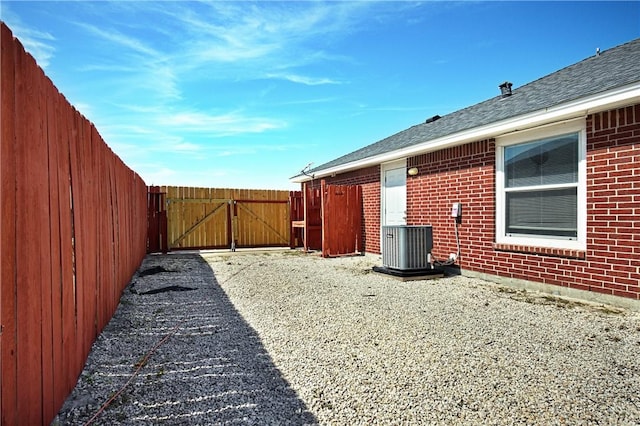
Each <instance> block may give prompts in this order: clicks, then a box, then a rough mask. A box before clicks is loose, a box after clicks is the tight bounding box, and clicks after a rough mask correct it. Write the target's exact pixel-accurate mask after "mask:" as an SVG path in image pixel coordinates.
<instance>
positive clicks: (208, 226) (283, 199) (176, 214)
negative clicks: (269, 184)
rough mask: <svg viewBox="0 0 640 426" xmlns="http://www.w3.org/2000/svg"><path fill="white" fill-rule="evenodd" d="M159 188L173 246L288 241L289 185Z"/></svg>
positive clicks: (286, 243)
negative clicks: (286, 188)
mask: <svg viewBox="0 0 640 426" xmlns="http://www.w3.org/2000/svg"><path fill="white" fill-rule="evenodd" d="M159 192H160V193H162V194H163V197H164V200H165V204H166V217H167V228H168V229H167V240H168V249H170V250H179V249H204V248H229V249H232V250H234V249H236V248H240V247H270V246H281V247H287V246H289V244H290V219H289V191H278V190H257V189H221V188H192V187H177V186H168V187H166V186H165V187H161V189H160V190H159ZM150 245H151V243H150Z"/></svg>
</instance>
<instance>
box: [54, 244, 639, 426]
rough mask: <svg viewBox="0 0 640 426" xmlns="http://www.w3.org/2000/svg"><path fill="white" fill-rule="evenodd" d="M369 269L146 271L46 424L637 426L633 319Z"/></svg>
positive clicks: (181, 261) (173, 264) (216, 263)
mask: <svg viewBox="0 0 640 426" xmlns="http://www.w3.org/2000/svg"><path fill="white" fill-rule="evenodd" d="M376 264H379V262H378V259H377V258H376V257H370V256H366V257H365V256H362V257H350V258H340V259H322V258H320V257H318V256H315V255H304V254H301V253H300V252H298V251H284V252H266V253H234V254H229V253H204V254H202V257H200V256H199V255H197V254H170V255H165V256H161V255H157V256H148V257H147V259H146V260H145V263H144V264H143V266H142V267H141V270H140V272H142V271H145V270H146V271H153V269H152V268H154V267H155V268H156V270H155V272H158V271H159V270H158V269H157V268H158V267H162V268H164V269H165V270H168V271H170V272H160V273H156V274H153V275H146V276H137V277H135V278H134V280H133V282H134V283H133V285H132V286H129V288H128V289H127V290H125V293H124V294H123V297H122V300H121V304H120V306H119V308H118V311H117V313H116V316H115V317H114V319H113V320H112V322H111V323H110V324H109V325H108V327H107V329H105V331H104V332H103V333H102V335H101V336H100V337H99V339H98V341H97V342H96V344H95V345H94V349H93V351H92V354H91V356H90V358H89V360H88V362H87V365H86V367H85V371H84V372H83V374H82V376H81V378H80V380H79V382H78V386H77V387H76V389H75V390H74V393H73V394H72V395H71V396H70V397H69V398H68V400H67V402H66V404H65V407H63V409H62V410H61V412H60V415H59V417H58V419H57V422H58V423H60V424H83V423H84V422H85V421H86V420H88V419H89V418H91V417H92V416H93V415H94V414H95V413H96V412H98V410H99V408H100V406H101V405H102V404H103V403H104V402H105V401H106V400H107V399H108V398H109V397H111V396H113V395H116V397H115V398H114V400H113V401H112V402H111V403H110V405H109V406H108V407H106V408H104V409H103V411H102V412H100V413H99V414H98V415H97V416H95V422H96V424H158V423H164V424H309V423H319V424H338V425H353V424H505V425H511V424H527V425H530V424H594V425H595V424H619V425H637V424H640V314H637V313H631V312H628V311H624V310H620V309H614V308H609V307H599V306H596V305H592V304H584V305H583V304H577V303H574V302H568V301H566V300H556V299H553V298H550V297H545V296H544V295H540V294H536V293H528V292H521V291H513V290H510V289H507V288H504V287H500V286H496V285H493V284H489V283H485V282H482V281H479V280H475V279H470V278H465V277H448V278H443V279H437V280H425V281H411V282H405V283H403V282H400V281H397V280H395V279H393V278H390V277H387V276H384V275H380V274H376V273H373V272H372V271H371V268H372V266H374V265H376ZM168 286H175V287H173V288H172V290H173V291H167V292H161V293H157V294H142V293H145V292H147V291H149V290H152V293H154V292H153V290H157V289H161V288H163V287H165V288H166V287H168ZM185 287H187V288H192V289H194V290H189V291H177V290H185ZM163 338H166V340H165V341H164V342H163V343H162V344H161V345H160V346H159V347H158V348H157V349H156V350H155V351H153V352H150V350H151V349H152V348H153V347H154V346H155V345H156V344H158V342H160V341H161V340H162V339H163ZM145 355H148V357H146V358H145ZM136 369H138V372H137V374H136V375H135V376H134V377H133V379H131V377H132V374H133V373H134V371H136ZM128 380H129V381H130V382H129V384H128V385H127V386H126V387H124V388H123V385H124V384H125V383H126V382H127V381H128ZM119 391H121V392H120V393H117V392H119Z"/></svg>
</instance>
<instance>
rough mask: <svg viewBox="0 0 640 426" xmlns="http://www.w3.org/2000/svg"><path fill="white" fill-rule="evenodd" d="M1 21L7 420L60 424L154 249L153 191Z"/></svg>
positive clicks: (0, 347) (3, 405)
mask: <svg viewBox="0 0 640 426" xmlns="http://www.w3.org/2000/svg"><path fill="white" fill-rule="evenodd" d="M1 27H2V28H1V30H2V33H1V37H0V40H1V47H2V53H1V55H2V56H1V60H0V62H1V67H2V68H1V71H2V72H1V79H0V80H1V86H0V93H1V114H2V123H1V126H0V131H1V143H0V146H1V152H0V154H1V155H0V179H1V183H2V185H1V187H0V188H1V189H0V209H1V221H0V246H1V247H2V248H1V256H0V262H1V267H2V271H1V274H0V279H1V285H0V319H1V329H0V354H1V358H0V360H1V369H2V371H1V372H2V376H1V379H0V381H1V387H0V411H1V416H2V418H1V422H2V425H17V424H28V425H37V424H47V425H48V424H49V423H50V422H51V420H52V419H53V418H54V416H55V415H56V413H57V412H58V410H59V408H60V407H61V406H62V404H63V402H64V400H65V398H66V397H67V395H68V394H69V392H70V391H71V390H72V389H73V387H74V386H75V384H76V381H77V378H78V376H79V374H80V372H81V371H82V368H83V366H84V363H85V361H86V358H87V356H88V354H89V351H90V349H91V344H92V343H93V341H94V340H95V338H96V336H97V335H98V333H100V331H101V330H102V329H103V327H104V326H105V325H106V323H107V322H108V321H109V319H110V318H111V317H112V315H113V313H114V311H115V309H116V306H117V304H118V301H119V298H120V294H121V292H122V290H123V288H124V286H126V284H127V283H128V281H129V279H130V278H131V276H132V275H133V273H134V272H135V270H136V269H137V267H138V266H139V265H140V263H141V261H142V259H143V257H144V255H145V250H146V230H147V228H146V220H147V218H146V213H147V211H146V209H147V187H146V185H145V183H144V182H143V181H142V179H141V178H140V177H139V176H138V175H136V174H135V173H134V172H133V171H132V170H130V169H129V168H128V167H127V166H126V165H125V164H124V163H123V162H122V161H121V160H120V159H119V158H118V157H117V156H116V155H114V154H113V153H112V152H111V150H110V149H109V148H108V147H107V145H106V144H105V143H104V141H103V140H102V138H101V137H100V135H99V134H98V132H97V131H96V128H95V127H94V126H93V124H91V123H90V122H89V121H88V120H87V119H86V118H84V117H83V116H82V115H80V113H79V112H78V111H76V110H75V109H74V108H73V107H72V106H71V105H70V104H69V103H68V102H67V100H66V99H65V98H64V97H63V95H61V94H60V93H59V92H58V91H57V89H56V88H55V86H54V85H53V83H52V82H51V81H50V80H49V79H48V78H47V77H46V76H45V75H44V73H43V72H42V70H41V69H40V68H39V67H38V66H37V65H36V63H35V61H34V59H33V58H32V57H31V56H30V55H28V54H27V53H25V51H24V48H23V47H22V45H21V44H20V42H19V41H18V40H16V39H14V38H13V35H12V33H11V30H10V29H9V28H8V27H7V26H6V25H5V24H4V23H3V24H2V25H1Z"/></svg>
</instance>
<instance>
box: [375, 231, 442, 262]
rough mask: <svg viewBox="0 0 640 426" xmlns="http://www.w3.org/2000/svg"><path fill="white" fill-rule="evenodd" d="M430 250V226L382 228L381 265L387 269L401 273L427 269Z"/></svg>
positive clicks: (431, 232)
mask: <svg viewBox="0 0 640 426" xmlns="http://www.w3.org/2000/svg"><path fill="white" fill-rule="evenodd" d="M432 249H433V229H432V227H431V225H414V226H411V225H396V226H383V227H382V264H383V265H384V266H385V267H387V268H390V269H397V270H401V271H412V270H419V269H428V268H430V267H431V264H430V263H429V253H431V250H432Z"/></svg>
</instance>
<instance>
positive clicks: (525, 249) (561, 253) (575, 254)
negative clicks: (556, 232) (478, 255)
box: [493, 243, 587, 260]
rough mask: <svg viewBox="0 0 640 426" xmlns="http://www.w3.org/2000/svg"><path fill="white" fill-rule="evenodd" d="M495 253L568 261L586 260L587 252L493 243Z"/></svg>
mask: <svg viewBox="0 0 640 426" xmlns="http://www.w3.org/2000/svg"><path fill="white" fill-rule="evenodd" d="M493 248H494V250H496V251H510V252H515V253H525V254H539V255H544V256H551V257H564V258H568V259H583V260H584V259H586V257H587V252H586V251H585V250H576V249H562V248H553V247H535V246H525V245H518V244H503V243H493Z"/></svg>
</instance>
